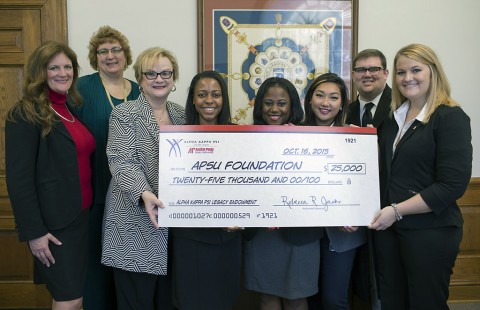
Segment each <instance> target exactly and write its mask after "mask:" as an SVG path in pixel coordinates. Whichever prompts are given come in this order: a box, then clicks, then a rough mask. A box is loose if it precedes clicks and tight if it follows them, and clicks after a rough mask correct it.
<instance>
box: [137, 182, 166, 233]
mask: <svg viewBox="0 0 480 310" xmlns="http://www.w3.org/2000/svg"><path fill="white" fill-rule="evenodd" d="M142 200H143V204H144V205H145V211H147V214H148V217H149V218H150V221H152V224H153V226H155V228H157V229H158V228H160V226H159V225H158V222H157V216H158V208H161V209H163V208H165V205H164V204H163V202H162V201H161V200H160V199H158V198H157V196H155V194H154V193H152V192H150V191H144V192H143V193H142Z"/></svg>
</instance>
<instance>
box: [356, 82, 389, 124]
mask: <svg viewBox="0 0 480 310" xmlns="http://www.w3.org/2000/svg"><path fill="white" fill-rule="evenodd" d="M391 103H392V89H391V88H390V86H388V85H385V89H384V90H383V93H382V96H381V97H380V100H379V101H378V106H377V109H376V110H375V115H374V116H373V121H372V125H373V127H375V128H378V127H379V126H380V125H381V124H382V123H383V121H384V120H385V119H386V118H387V117H388V115H389V113H390V105H391ZM347 124H352V125H357V126H361V125H362V124H361V123H360V101H359V100H358V97H357V100H355V101H353V102H352V103H350V105H349V106H348V116H347Z"/></svg>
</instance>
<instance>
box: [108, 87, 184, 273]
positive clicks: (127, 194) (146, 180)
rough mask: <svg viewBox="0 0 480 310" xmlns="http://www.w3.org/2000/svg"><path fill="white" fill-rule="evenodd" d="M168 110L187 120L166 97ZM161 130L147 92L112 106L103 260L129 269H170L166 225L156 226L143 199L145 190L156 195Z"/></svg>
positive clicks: (178, 120) (179, 121)
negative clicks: (109, 178) (142, 201)
mask: <svg viewBox="0 0 480 310" xmlns="http://www.w3.org/2000/svg"><path fill="white" fill-rule="evenodd" d="M167 111H168V114H169V116H170V119H171V120H172V123H173V124H175V125H183V124H185V111H184V108H183V107H182V106H180V105H178V104H175V103H173V102H169V101H168V102H167ZM158 133H159V128H158V125H157V122H156V120H155V116H154V115H153V111H152V109H151V107H150V104H149V103H148V102H147V100H146V98H145V96H144V95H143V94H141V95H140V96H139V97H138V98H137V99H136V100H133V101H127V102H125V103H124V104H121V105H119V106H117V107H115V108H114V109H113V111H112V114H111V116H110V126H109V134H108V142H107V157H108V164H109V166H110V171H111V173H112V180H111V182H110V186H109V189H108V192H107V197H106V201H105V214H104V219H103V236H102V239H103V241H102V264H104V265H107V266H111V267H114V268H119V269H122V270H126V271H131V272H142V273H149V274H155V275H165V274H166V273H167V258H168V249H167V244H168V243H167V241H168V229H167V228H160V229H156V228H155V227H154V226H153V224H152V223H151V222H150V218H149V217H148V214H147V212H146V211H145V208H144V206H143V205H142V204H141V202H140V196H141V194H142V192H144V191H146V190H147V191H151V192H152V193H154V194H155V195H157V194H158V193H157V189H158V164H159V163H158Z"/></svg>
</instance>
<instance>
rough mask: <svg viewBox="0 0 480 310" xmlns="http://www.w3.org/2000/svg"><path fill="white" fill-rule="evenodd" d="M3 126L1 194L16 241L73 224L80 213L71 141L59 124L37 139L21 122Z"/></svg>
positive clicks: (37, 132)
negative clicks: (3, 188) (9, 211)
mask: <svg viewBox="0 0 480 310" xmlns="http://www.w3.org/2000/svg"><path fill="white" fill-rule="evenodd" d="M15 119H16V121H15V122H12V121H7V122H6V124H5V151H6V152H5V159H6V177H7V189H8V194H9V197H10V201H11V203H12V208H13V213H14V215H15V223H16V226H17V227H16V228H17V231H18V235H19V239H20V241H28V240H33V239H36V238H39V237H41V236H44V235H46V234H47V233H48V231H50V230H54V229H61V228H64V227H66V226H67V225H68V224H70V223H71V222H73V221H74V220H75V218H76V217H77V216H78V215H79V214H80V212H81V209H82V194H81V189H80V178H79V173H78V160H77V150H76V145H75V142H74V141H73V139H72V137H71V135H70V133H69V132H68V130H67V128H66V127H65V125H64V124H63V123H62V122H60V121H59V122H57V123H55V125H54V126H53V128H52V130H51V131H50V133H48V134H47V135H46V136H45V137H42V129H41V128H40V126H39V125H34V124H32V123H29V122H27V121H25V120H23V119H22V118H21V117H20V116H19V115H18V114H17V115H15Z"/></svg>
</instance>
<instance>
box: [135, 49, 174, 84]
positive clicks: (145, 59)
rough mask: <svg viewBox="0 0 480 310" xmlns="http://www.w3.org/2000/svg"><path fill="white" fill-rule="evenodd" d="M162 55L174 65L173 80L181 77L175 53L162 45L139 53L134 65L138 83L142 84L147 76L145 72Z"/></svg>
mask: <svg viewBox="0 0 480 310" xmlns="http://www.w3.org/2000/svg"><path fill="white" fill-rule="evenodd" d="M161 57H165V58H167V59H168V60H169V61H170V62H171V63H172V66H173V80H174V81H177V80H178V77H179V71H178V62H177V58H175V55H173V53H172V52H170V51H169V50H167V49H164V48H161V47H151V48H148V49H146V50H144V51H143V52H141V53H140V55H138V57H137V60H136V61H135V64H134V65H133V71H134V72H135V78H136V79H137V83H138V84H140V83H141V82H142V80H143V79H144V78H145V76H144V75H143V72H145V70H149V69H151V68H152V66H153V64H154V63H155V62H156V61H157V60H158V59H159V58H161Z"/></svg>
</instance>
